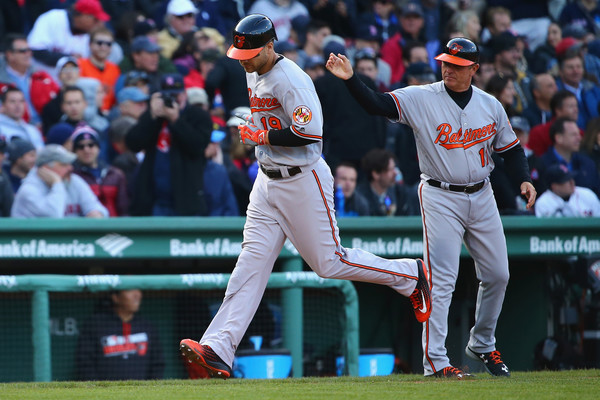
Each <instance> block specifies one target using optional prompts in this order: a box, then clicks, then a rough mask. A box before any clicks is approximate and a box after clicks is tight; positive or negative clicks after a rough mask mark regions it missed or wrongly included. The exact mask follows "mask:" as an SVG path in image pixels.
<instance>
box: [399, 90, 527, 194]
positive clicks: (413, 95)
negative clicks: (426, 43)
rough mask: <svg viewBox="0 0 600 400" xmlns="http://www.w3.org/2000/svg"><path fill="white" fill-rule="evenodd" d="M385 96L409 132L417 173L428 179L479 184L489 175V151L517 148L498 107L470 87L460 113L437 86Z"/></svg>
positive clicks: (481, 93) (503, 112)
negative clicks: (389, 98)
mask: <svg viewBox="0 0 600 400" xmlns="http://www.w3.org/2000/svg"><path fill="white" fill-rule="evenodd" d="M390 95H391V96H392V98H393V99H394V101H395V102H396V105H397V107H398V110H399V115H400V120H399V122H401V123H404V124H407V125H410V126H411V127H412V128H413V131H414V134H415V139H416V142H417V152H418V156H419V167H420V168H421V172H422V173H423V174H424V175H425V176H426V177H428V178H434V179H436V180H439V181H441V182H448V183H454V184H463V185H464V184H469V183H476V182H480V181H482V180H484V179H486V178H487V177H488V176H489V175H490V172H492V170H493V169H494V162H493V161H492V157H491V153H492V151H498V152H502V151H505V150H508V149H509V148H511V147H513V146H515V145H516V144H517V143H518V140H517V137H516V136H515V133H514V132H513V130H512V128H511V126H510V123H509V122H508V117H507V116H506V112H505V111H504V109H503V108H502V105H501V104H500V102H498V100H496V98H494V97H492V96H490V95H489V94H487V93H485V92H484V91H482V90H480V89H478V88H476V87H473V96H472V98H471V100H470V101H469V104H468V105H467V107H465V109H464V110H461V109H460V107H458V106H457V105H456V103H455V102H454V100H452V98H450V96H448V94H447V93H446V90H445V89H444V83H443V82H436V83H432V84H430V85H424V86H409V87H407V88H405V89H399V90H395V91H393V92H391V93H390ZM424 99H427V100H426V101H424Z"/></svg>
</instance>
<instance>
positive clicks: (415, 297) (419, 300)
mask: <svg viewBox="0 0 600 400" xmlns="http://www.w3.org/2000/svg"><path fill="white" fill-rule="evenodd" d="M410 301H411V302H412V305H413V308H419V309H420V308H422V307H423V296H419V289H415V290H414V291H413V292H412V294H411V295H410Z"/></svg>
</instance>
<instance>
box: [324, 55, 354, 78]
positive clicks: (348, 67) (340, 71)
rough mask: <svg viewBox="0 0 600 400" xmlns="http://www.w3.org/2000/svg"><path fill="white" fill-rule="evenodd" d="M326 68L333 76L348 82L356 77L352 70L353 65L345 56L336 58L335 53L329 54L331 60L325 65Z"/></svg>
mask: <svg viewBox="0 0 600 400" xmlns="http://www.w3.org/2000/svg"><path fill="white" fill-rule="evenodd" d="M325 67H326V68H327V69H328V70H329V72H331V73H332V74H333V75H335V76H337V77H338V78H341V79H343V80H348V79H350V78H352V75H354V71H353V70H352V64H350V60H348V57H346V56H345V55H343V54H338V55H337V56H336V55H335V54H333V53H329V58H328V59H327V62H326V63H325Z"/></svg>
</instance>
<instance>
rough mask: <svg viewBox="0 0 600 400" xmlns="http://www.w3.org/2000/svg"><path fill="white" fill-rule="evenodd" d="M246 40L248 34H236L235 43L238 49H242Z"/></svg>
mask: <svg viewBox="0 0 600 400" xmlns="http://www.w3.org/2000/svg"><path fill="white" fill-rule="evenodd" d="M245 42H246V36H240V35H235V36H234V37H233V45H234V46H235V47H237V48H238V49H241V48H242V47H243V46H244V43H245Z"/></svg>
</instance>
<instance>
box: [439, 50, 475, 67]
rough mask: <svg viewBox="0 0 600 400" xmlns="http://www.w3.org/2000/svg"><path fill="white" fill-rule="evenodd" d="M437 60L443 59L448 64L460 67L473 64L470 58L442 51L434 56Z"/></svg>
mask: <svg viewBox="0 0 600 400" xmlns="http://www.w3.org/2000/svg"><path fill="white" fill-rule="evenodd" d="M435 59H436V60H438V61H445V62H447V63H450V64H454V65H460V66H461V67H468V66H469V65H473V64H475V63H474V62H473V61H471V60H465V59H464V58H460V57H456V56H453V55H452V54H447V53H442V54H440V55H439V56H437V57H436V58H435Z"/></svg>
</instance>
